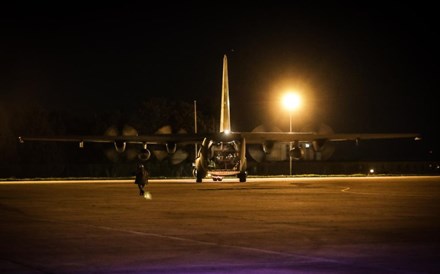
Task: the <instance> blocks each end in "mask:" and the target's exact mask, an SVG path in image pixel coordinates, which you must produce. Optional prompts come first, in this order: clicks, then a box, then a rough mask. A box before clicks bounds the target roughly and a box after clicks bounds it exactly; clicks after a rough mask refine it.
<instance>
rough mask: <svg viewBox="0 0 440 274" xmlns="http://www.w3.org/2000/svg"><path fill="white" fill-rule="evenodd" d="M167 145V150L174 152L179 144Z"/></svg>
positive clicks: (170, 152)
mask: <svg viewBox="0 0 440 274" xmlns="http://www.w3.org/2000/svg"><path fill="white" fill-rule="evenodd" d="M165 146H166V148H167V152H168V153H169V154H173V153H175V152H176V150H177V144H176V143H166V144H165Z"/></svg>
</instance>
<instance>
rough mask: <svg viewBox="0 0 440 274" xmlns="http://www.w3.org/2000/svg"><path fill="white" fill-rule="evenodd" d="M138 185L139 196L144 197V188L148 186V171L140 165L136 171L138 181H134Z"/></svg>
mask: <svg viewBox="0 0 440 274" xmlns="http://www.w3.org/2000/svg"><path fill="white" fill-rule="evenodd" d="M134 183H135V184H137V185H138V188H139V195H141V196H143V195H144V193H145V191H144V187H145V185H147V184H148V171H147V170H146V169H145V167H144V165H143V164H139V165H138V167H137V170H136V179H135V181H134Z"/></svg>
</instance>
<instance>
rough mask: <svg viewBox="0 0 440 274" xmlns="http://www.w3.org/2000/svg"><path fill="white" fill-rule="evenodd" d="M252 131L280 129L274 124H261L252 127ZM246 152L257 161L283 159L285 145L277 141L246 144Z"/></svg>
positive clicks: (277, 130)
mask: <svg viewBox="0 0 440 274" xmlns="http://www.w3.org/2000/svg"><path fill="white" fill-rule="evenodd" d="M252 132H281V129H279V128H278V127H276V126H272V125H264V124H262V125H259V126H257V127H256V128H254V129H253V130H252ZM248 152H249V154H250V155H251V157H252V158H253V159H254V160H255V161H257V162H259V163H261V162H263V161H283V160H286V159H287V158H286V157H287V156H286V151H285V146H283V144H281V143H278V142H273V143H266V144H262V145H248Z"/></svg>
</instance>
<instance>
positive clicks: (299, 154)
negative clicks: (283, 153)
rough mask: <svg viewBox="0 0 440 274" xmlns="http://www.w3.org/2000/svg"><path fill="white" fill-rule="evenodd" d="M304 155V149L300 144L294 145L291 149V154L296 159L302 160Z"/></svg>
mask: <svg viewBox="0 0 440 274" xmlns="http://www.w3.org/2000/svg"><path fill="white" fill-rule="evenodd" d="M303 155H304V151H303V150H302V149H301V148H300V147H298V146H294V147H292V149H291V150H289V156H290V157H292V158H293V159H294V160H300V159H301V158H302V157H303Z"/></svg>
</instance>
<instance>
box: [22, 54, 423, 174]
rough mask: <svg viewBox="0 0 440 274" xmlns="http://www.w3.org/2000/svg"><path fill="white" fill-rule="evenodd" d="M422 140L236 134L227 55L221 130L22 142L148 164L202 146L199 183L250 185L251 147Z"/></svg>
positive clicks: (293, 152)
mask: <svg viewBox="0 0 440 274" xmlns="http://www.w3.org/2000/svg"><path fill="white" fill-rule="evenodd" d="M397 138H414V139H416V140H417V139H419V138H420V136H419V134H416V133H348V134H346V133H344V134H335V133H328V134H322V133H318V132H255V131H252V132H233V131H231V122H230V103H229V81H228V61H227V57H226V55H224V56H223V73H222V97H221V112H220V131H219V132H217V133H210V134H196V133H194V134H192V133H184V134H163V133H156V134H147V135H137V134H134V135H121V134H119V135H114V136H109V135H103V136H21V137H19V141H20V142H21V143H23V142H25V141H58V142H78V144H79V147H80V148H83V147H84V143H113V144H114V147H115V150H116V151H117V152H124V151H125V149H126V145H127V144H138V145H141V146H142V148H141V149H140V150H139V152H138V159H139V160H141V161H147V160H148V159H149V158H150V156H151V152H150V150H149V149H148V146H149V145H155V146H157V145H161V146H164V147H165V149H166V151H167V153H168V154H174V153H175V152H176V148H177V145H188V144H193V145H194V144H195V145H197V146H199V149H198V153H197V155H196V157H195V161H194V164H193V175H194V177H195V179H196V182H197V183H201V182H202V180H203V178H206V177H207V176H208V175H210V176H211V177H212V179H213V180H214V181H221V180H222V178H223V177H225V176H236V177H237V178H238V179H239V181H240V182H246V178H247V159H246V147H247V145H248V144H251V145H253V146H255V145H258V146H259V147H260V149H261V150H262V151H263V152H264V153H270V150H271V148H272V147H273V145H274V143H286V144H289V145H290V146H289V152H288V153H289V156H290V157H292V158H293V159H296V160H298V159H301V158H302V156H303V155H304V151H303V147H302V146H301V143H308V144H312V146H313V149H314V150H315V151H320V149H321V148H322V147H323V145H324V144H325V143H327V142H334V141H350V140H351V141H356V142H358V141H360V140H367V139H370V140H371V139H397Z"/></svg>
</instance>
